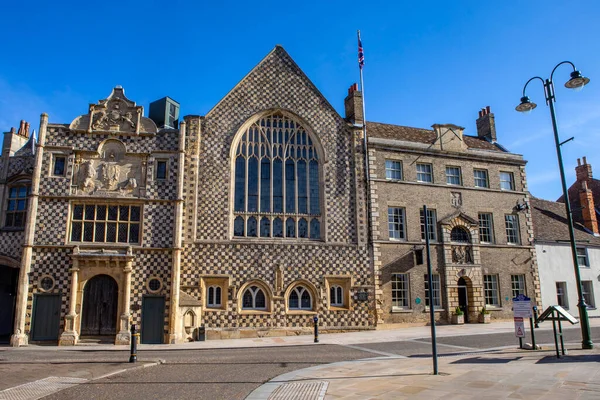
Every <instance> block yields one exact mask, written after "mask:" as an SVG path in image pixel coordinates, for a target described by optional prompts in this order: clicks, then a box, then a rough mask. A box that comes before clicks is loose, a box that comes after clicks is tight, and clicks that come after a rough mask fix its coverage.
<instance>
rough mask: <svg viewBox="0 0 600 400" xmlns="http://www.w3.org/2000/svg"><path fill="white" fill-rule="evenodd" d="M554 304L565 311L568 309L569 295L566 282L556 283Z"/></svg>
mask: <svg viewBox="0 0 600 400" xmlns="http://www.w3.org/2000/svg"><path fill="white" fill-rule="evenodd" d="M561 299H562V300H561ZM556 303H557V304H558V305H559V306H561V307H562V308H564V309H565V310H568V309H569V295H568V291H567V282H564V281H559V282H556Z"/></svg>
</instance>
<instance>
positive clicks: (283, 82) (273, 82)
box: [206, 45, 345, 132]
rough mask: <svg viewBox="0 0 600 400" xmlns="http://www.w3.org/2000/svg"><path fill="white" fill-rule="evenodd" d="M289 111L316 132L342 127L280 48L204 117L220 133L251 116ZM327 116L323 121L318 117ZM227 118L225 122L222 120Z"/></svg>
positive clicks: (324, 99)
mask: <svg viewBox="0 0 600 400" xmlns="http://www.w3.org/2000/svg"><path fill="white" fill-rule="evenodd" d="M269 109H283V110H287V111H290V112H292V113H294V114H296V115H298V116H299V117H301V118H302V119H304V120H305V121H307V122H308V124H309V125H311V126H310V128H312V129H314V130H316V131H317V132H318V131H319V130H321V129H320V128H323V129H329V130H330V129H331V127H332V126H339V125H342V124H345V121H344V119H343V118H342V117H341V116H340V115H339V114H338V113H337V111H336V110H335V109H334V108H333V107H332V106H331V104H330V103H329V102H328V101H327V99H326V98H325V97H324V96H323V95H322V94H321V92H320V91H319V90H318V89H317V88H316V86H315V85H314V84H313V83H312V82H311V81H310V79H309V78H308V77H307V76H306V74H305V73H304V72H303V71H302V70H301V69H300V67H298V65H297V64H296V63H295V62H294V60H293V59H292V58H291V57H290V55H289V54H288V53H287V52H286V51H285V49H284V48H283V47H281V46H280V45H277V46H275V48H274V49H273V50H272V51H271V52H270V53H269V54H267V56H266V57H265V58H264V59H263V60H262V61H261V62H259V63H258V65H256V67H254V68H253V69H252V70H251V71H250V72H249V73H248V74H247V75H246V76H245V77H244V78H243V79H242V80H241V81H240V82H239V83H238V84H237V85H236V86H235V87H234V88H233V89H232V90H231V91H230V92H229V93H227V95H226V96H225V97H224V98H223V99H221V101H219V103H217V104H216V105H215V106H214V107H213V108H212V109H211V110H210V111H209V112H208V113H207V114H206V121H207V123H208V124H210V125H212V124H216V125H212V126H214V128H216V129H217V130H218V131H220V132H224V131H225V132H227V131H231V130H232V129H233V130H235V131H237V128H238V127H239V126H240V125H241V124H242V123H243V122H244V121H246V120H247V119H248V118H250V117H252V116H253V115H254V114H256V113H258V112H261V111H265V110H269ZM325 115H327V118H326V120H323V119H322V118H318V116H321V117H323V116H325ZM223 117H226V118H223ZM325 127H327V128H325Z"/></svg>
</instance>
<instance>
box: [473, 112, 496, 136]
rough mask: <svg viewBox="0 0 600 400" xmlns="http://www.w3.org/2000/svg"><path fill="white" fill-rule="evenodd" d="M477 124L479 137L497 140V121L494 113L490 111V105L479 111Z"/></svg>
mask: <svg viewBox="0 0 600 400" xmlns="http://www.w3.org/2000/svg"><path fill="white" fill-rule="evenodd" d="M476 125H477V136H478V137H480V138H485V139H487V140H488V141H490V142H492V143H495V142H496V122H495V121H494V114H492V113H491V112H490V106H487V107H485V108H482V109H481V111H479V118H478V119H477V121H476Z"/></svg>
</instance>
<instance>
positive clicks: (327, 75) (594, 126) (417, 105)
mask: <svg viewBox="0 0 600 400" xmlns="http://www.w3.org/2000/svg"><path fill="white" fill-rule="evenodd" d="M5 3H6V2H5ZM0 7H1V10H0V11H2V13H1V14H2V15H3V18H2V20H3V39H2V41H0V51H1V53H0V54H2V55H3V61H2V63H0V129H1V130H2V131H7V130H9V129H10V127H11V126H18V123H19V120H20V119H25V120H27V121H30V122H31V123H32V125H33V126H35V127H37V126H38V125H39V115H40V113H42V112H47V113H48V114H49V115H50V121H51V122H59V123H69V122H71V121H72V120H73V119H74V118H75V117H77V116H78V115H80V114H83V113H86V112H87V107H88V104H89V103H95V102H97V101H98V100H99V99H103V98H105V97H106V96H108V94H109V93H110V91H111V89H112V87H114V86H115V85H122V86H123V87H124V88H125V90H126V94H127V96H128V97H129V98H130V99H132V100H134V101H136V102H137V103H138V104H140V105H143V106H144V107H145V109H146V112H147V109H148V104H149V102H151V101H153V100H156V99H158V98H161V97H163V96H165V95H168V96H171V97H172V98H174V99H176V100H177V101H179V102H180V103H181V104H182V113H183V114H182V115H185V114H200V115H204V114H205V113H206V112H207V111H209V110H210V109H211V107H212V106H213V105H214V104H215V103H217V102H218V101H219V100H220V99H221V98H222V97H223V96H224V95H225V94H226V93H227V92H228V91H229V90H230V89H231V88H232V87H233V86H234V85H235V84H236V83H237V82H238V81H239V80H240V79H241V78H242V77H243V76H244V75H245V74H246V73H247V72H248V71H249V70H250V69H252V67H254V66H255V65H256V64H257V63H258V62H259V61H260V60H261V59H262V58H263V57H264V56H265V55H266V54H267V53H268V52H269V51H270V50H271V49H272V48H273V47H274V46H275V45H276V44H281V45H283V46H284V47H285V49H286V50H287V51H288V52H289V53H290V55H291V56H292V57H293V58H294V59H295V61H296V62H297V63H298V65H299V66H300V67H301V68H302V69H303V70H304V72H305V73H306V74H307V75H308V77H309V78H310V79H311V80H312V81H313V82H314V83H315V85H316V86H317V87H318V88H319V89H320V90H321V92H322V93H323V94H324V95H325V97H327V99H328V100H329V101H330V103H331V104H332V105H333V106H334V107H335V108H336V109H337V110H338V111H339V112H340V113H343V99H344V97H345V95H346V93H347V88H348V87H349V86H350V85H351V84H352V83H353V82H356V81H357V80H358V67H357V62H356V30H357V29H360V30H361V32H362V38H363V46H364V49H365V58H366V64H365V70H364V72H365V89H366V93H365V95H366V104H367V118H368V119H369V120H372V121H377V122H386V123H393V124H399V125H407V126H414V127H421V128H429V127H430V126H431V125H432V124H434V123H453V124H457V125H461V126H464V127H465V128H466V131H465V133H466V134H471V135H474V134H476V128H475V120H476V119H477V113H478V111H479V109H481V108H483V107H485V106H488V105H489V106H491V109H492V112H493V113H494V114H495V116H496V127H497V132H498V140H499V142H500V143H502V144H503V145H504V146H505V147H507V148H508V149H509V150H510V151H512V152H514V153H519V154H523V155H524V157H525V158H526V159H527V160H528V161H529V164H528V167H527V173H528V179H529V188H530V191H531V192H532V193H533V195H535V196H538V197H542V198H546V199H550V200H555V199H556V198H558V197H559V195H560V194H561V193H562V191H561V188H560V180H559V178H558V166H557V160H556V153H555V149H554V141H553V137H552V126H551V122H550V115H549V110H548V107H546V106H545V104H544V96H543V89H542V86H541V84H539V83H538V82H534V83H532V84H531V85H530V86H529V88H528V91H527V94H528V95H529V96H530V97H531V98H532V100H533V101H534V102H536V103H538V105H539V107H538V108H537V109H536V110H534V112H532V113H530V114H527V115H523V114H520V113H517V112H516V111H514V107H515V106H516V105H517V104H518V102H519V98H520V97H521V92H522V89H523V84H524V83H525V82H526V81H527V80H528V79H529V78H530V77H532V76H535V75H540V76H542V77H543V78H547V77H549V75H550V73H551V71H552V68H553V67H554V66H555V65H556V64H557V63H558V62H560V61H563V60H570V61H573V62H574V63H575V65H576V66H577V67H578V68H579V69H580V70H581V71H582V73H583V74H584V75H586V76H588V77H590V78H591V80H592V81H591V83H590V84H589V85H588V86H586V87H585V89H584V90H582V91H581V92H574V91H571V90H568V89H565V88H564V87H563V83H564V82H565V81H566V80H567V79H568V77H569V73H570V70H569V68H568V67H561V68H559V69H558V70H557V72H556V73H555V76H554V81H555V83H556V87H557V93H556V96H557V104H556V108H557V116H558V123H559V129H560V131H561V138H562V139H563V140H564V139H566V138H569V137H571V136H575V141H573V142H570V143H569V144H566V145H565V146H563V157H564V162H565V169H566V171H567V173H568V175H567V179H568V180H569V182H571V181H573V180H574V176H575V174H574V167H575V165H576V163H577V158H579V157H582V156H587V159H588V162H589V163H591V164H592V165H593V166H594V167H595V168H596V171H597V173H596V175H597V177H600V151H599V150H600V141H599V140H598V133H599V126H600V51H598V50H599V48H600V45H599V42H598V38H600V2H597V1H594V0H589V1H576V0H570V1H568V2H565V1H559V0H545V1H503V2H498V1H481V0H479V1H454V2H452V1H421V2H415V1H362V2H358V1H349V0H345V1H327V0H321V1H312V0H305V1H300V2H281V1H277V2H275V1H258V2H247V1H239V2H238V1H231V0H229V1H221V2H210V3H208V2H206V1H190V2H184V1H177V0H172V1H168V2H166V1H164V2H159V1H146V2H133V1H118V2H111V1H105V2H81V1H73V2H68V1H62V2H58V3H53V2H39V3H38V2H35V1H30V2H10V3H9V4H3V5H2V6H0Z"/></svg>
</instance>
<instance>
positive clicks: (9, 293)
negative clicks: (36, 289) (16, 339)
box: [0, 265, 19, 343]
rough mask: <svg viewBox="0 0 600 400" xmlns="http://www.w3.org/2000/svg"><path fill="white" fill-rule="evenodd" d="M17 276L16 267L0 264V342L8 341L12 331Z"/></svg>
mask: <svg viewBox="0 0 600 400" xmlns="http://www.w3.org/2000/svg"><path fill="white" fill-rule="evenodd" d="M18 277H19V270H18V269H17V268H11V267H7V266H5V265H1V266H0V343H8V342H9V341H10V335H11V334H12V332H13V327H14V321H15V302H16V299H17V279H18Z"/></svg>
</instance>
